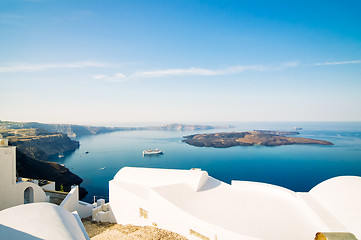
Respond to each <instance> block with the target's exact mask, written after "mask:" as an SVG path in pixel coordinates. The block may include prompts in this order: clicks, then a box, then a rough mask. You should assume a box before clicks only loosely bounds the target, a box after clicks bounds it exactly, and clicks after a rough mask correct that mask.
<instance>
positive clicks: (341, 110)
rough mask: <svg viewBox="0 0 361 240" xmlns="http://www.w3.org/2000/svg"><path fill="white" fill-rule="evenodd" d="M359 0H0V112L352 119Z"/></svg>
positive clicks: (358, 95) (59, 118) (56, 119)
mask: <svg viewBox="0 0 361 240" xmlns="http://www.w3.org/2000/svg"><path fill="white" fill-rule="evenodd" d="M360 10H361V2H360V1H358V0H355V1H347V0H344V1H330V0H329V1H307V0H304V1H262V0H260V1H254V0H253V1H247V0H245V1H240V0H239V1H231V0H222V1H218V0H212V1H209V0H204V1H203V0H198V1H197V0H195V1H190V0H189V1H186V0H177V1H175V0H169V1H163V0H144V1H143V0H140V1H137V0H134V1H123V0H119V1H115V0H112V1H111V0H102V1H100V0H99V1H95V0H78V1H71V0H0V99H1V101H0V120H3V121H4V120H11V121H38V122H45V123H77V124H94V125H96V124H107V123H122V122H123V123H124V122H233V121H247V122H252V121H361V14H360Z"/></svg>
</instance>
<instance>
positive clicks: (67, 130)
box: [0, 121, 136, 138]
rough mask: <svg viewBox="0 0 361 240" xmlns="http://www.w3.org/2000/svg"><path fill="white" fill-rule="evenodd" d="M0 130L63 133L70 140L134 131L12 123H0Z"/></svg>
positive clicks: (67, 125)
mask: <svg viewBox="0 0 361 240" xmlns="http://www.w3.org/2000/svg"><path fill="white" fill-rule="evenodd" d="M0 128H3V129H31V128H33V129H42V130H45V131H46V132H50V133H64V134H67V135H68V136H69V137H71V138H75V137H81V136H86V135H94V134H100V133H108V132H114V131H128V130H136V128H128V127H95V126H83V125H73V124H46V123H38V122H12V121H0Z"/></svg>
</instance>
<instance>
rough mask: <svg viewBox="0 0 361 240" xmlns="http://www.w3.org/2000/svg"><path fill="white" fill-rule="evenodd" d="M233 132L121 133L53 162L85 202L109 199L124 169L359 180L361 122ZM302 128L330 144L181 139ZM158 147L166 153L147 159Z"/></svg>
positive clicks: (303, 181)
mask: <svg viewBox="0 0 361 240" xmlns="http://www.w3.org/2000/svg"><path fill="white" fill-rule="evenodd" d="M220 124H230V125H233V126H234V128H231V129H212V130H201V131H154V130H142V131H118V132H112V133H106V134H99V135H92V136H85V137H81V138H77V139H76V140H78V141H79V142H80V147H79V149H77V150H76V151H74V152H69V153H65V157H64V158H53V159H51V160H52V161H56V162H58V163H61V164H64V165H65V166H66V167H67V168H69V169H70V170H71V171H72V172H73V173H75V174H77V175H79V176H80V177H81V178H83V179H84V181H83V183H82V184H81V186H82V187H85V188H86V189H87V191H88V192H89V193H88V195H87V196H86V197H85V198H84V199H83V201H86V202H89V203H92V202H93V200H94V198H95V199H99V198H105V199H108V196H109V195H108V190H109V181H110V180H112V179H113V177H114V176H115V174H116V173H117V172H118V171H119V170H120V169H121V168H123V167H146V168H166V169H191V168H200V169H202V170H205V171H207V172H208V174H209V175H210V176H212V177H214V178H216V179H218V180H221V181H223V182H226V183H231V181H232V180H242V181H256V182H264V183H269V184H274V185H278V186H282V187H285V188H288V189H290V190H293V191H297V192H306V191H309V190H310V189H312V188H313V187H314V186H316V185H317V184H319V183H321V182H322V181H324V180H327V179H329V178H332V177H336V176H341V175H354V176H361V122H233V123H217V125H220ZM294 127H300V128H302V130H299V131H298V132H300V135H298V136H299V137H306V138H314V139H319V140H326V141H330V142H332V143H334V145H333V146H326V145H288V146H274V147H269V146H235V147H230V148H209V147H207V148H206V147H195V146H191V145H188V144H186V143H184V142H182V140H183V139H184V138H183V136H186V135H191V134H198V133H215V132H233V131H253V130H255V129H257V130H280V131H281V130H282V131H293V128H294ZM147 149H160V150H163V151H164V154H163V155H156V156H143V154H142V151H143V150H147Z"/></svg>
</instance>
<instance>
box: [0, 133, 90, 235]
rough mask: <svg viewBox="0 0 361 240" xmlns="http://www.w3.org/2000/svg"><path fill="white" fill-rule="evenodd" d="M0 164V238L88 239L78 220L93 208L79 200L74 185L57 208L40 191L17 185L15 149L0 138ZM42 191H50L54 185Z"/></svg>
mask: <svg viewBox="0 0 361 240" xmlns="http://www.w3.org/2000/svg"><path fill="white" fill-rule="evenodd" d="M0 164H1V168H0V183H1V184H0V239H7V240H11V239H14V240H15V239H29V240H38V239H51V240H53V239H59V240H65V239H69V240H70V239H77V240H88V239H89V236H88V234H87V233H86V231H85V228H84V226H83V224H82V222H81V220H80V218H81V217H88V216H91V214H92V209H93V206H92V205H91V204H87V203H84V202H81V201H79V190H78V186H74V187H72V190H71V191H70V192H69V193H68V195H67V196H66V197H65V199H64V200H63V202H62V203H61V205H60V206H57V205H55V204H51V203H48V201H49V198H48V197H47V196H46V195H45V192H44V191H43V188H41V187H39V186H38V185H37V184H35V183H33V182H24V181H18V182H17V178H16V147H11V146H8V142H7V140H6V139H0ZM35 182H36V181H35ZM44 189H46V190H48V191H49V190H50V191H54V190H55V183H53V182H52V183H50V184H49V185H45V186H44ZM78 214H79V215H78Z"/></svg>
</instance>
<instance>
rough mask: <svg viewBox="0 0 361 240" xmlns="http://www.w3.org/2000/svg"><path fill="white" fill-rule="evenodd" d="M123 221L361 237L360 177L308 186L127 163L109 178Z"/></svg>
mask: <svg viewBox="0 0 361 240" xmlns="http://www.w3.org/2000/svg"><path fill="white" fill-rule="evenodd" d="M109 188H110V190H109V197H110V206H111V209H112V211H113V213H114V216H115V219H116V221H117V223H119V224H136V225H155V226H158V227H160V228H164V229H168V230H171V231H174V232H177V233H180V234H183V235H184V236H186V237H188V238H189V239H211V240H232V239H235V240H237V239H252V240H255V239H264V240H266V239H269V240H280V239H294V240H297V239H300V240H305V239H314V238H315V235H316V233H317V232H351V233H353V234H355V235H356V237H357V238H359V239H361V204H360V202H361V178H360V177H351V176H348V177H338V178H333V179H330V180H328V181H325V182H323V183H321V184H319V185H317V186H316V187H314V188H313V189H312V190H311V191H310V192H308V193H295V192H293V191H290V190H287V189H285V188H281V187H277V186H274V185H269V184H264V183H255V182H244V181H233V182H232V185H229V184H226V183H224V182H221V181H218V180H216V179H214V178H212V177H209V176H208V173H207V172H205V171H201V170H169V169H149V168H129V167H126V168H123V169H121V170H120V171H119V172H118V173H117V174H116V176H115V177H114V179H113V180H111V181H110V183H109Z"/></svg>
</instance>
